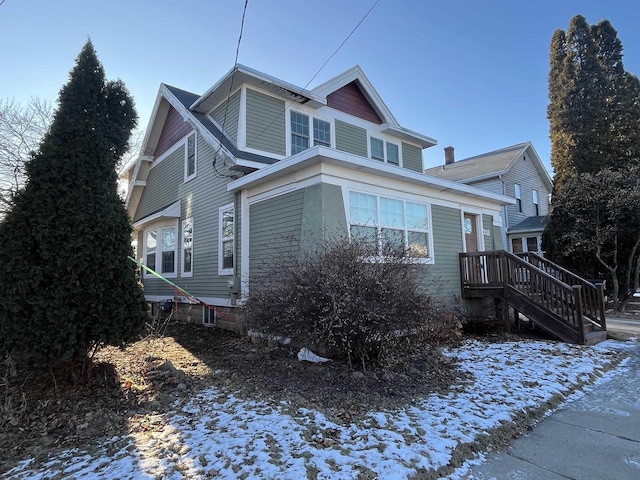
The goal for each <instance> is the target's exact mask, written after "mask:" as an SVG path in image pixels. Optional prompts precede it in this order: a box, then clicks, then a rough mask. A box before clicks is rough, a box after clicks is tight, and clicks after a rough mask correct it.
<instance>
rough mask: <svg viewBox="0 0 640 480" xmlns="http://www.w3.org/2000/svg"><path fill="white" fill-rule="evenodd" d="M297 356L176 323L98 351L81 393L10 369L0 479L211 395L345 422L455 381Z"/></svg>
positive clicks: (56, 377) (30, 371)
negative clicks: (281, 405) (23, 464)
mask: <svg viewBox="0 0 640 480" xmlns="http://www.w3.org/2000/svg"><path fill="white" fill-rule="evenodd" d="M297 353H298V352H297V350H293V349H291V348H290V347H287V346H272V347H269V346H264V345H255V344H253V343H250V341H249V339H248V338H247V337H241V336H238V335H236V334H233V333H231V332H228V331H224V330H220V329H215V328H206V327H203V326H200V325H193V324H182V323H180V324H173V325H170V326H169V327H168V330H167V332H166V333H165V335H164V336H162V337H149V338H146V339H144V340H140V341H139V342H136V343H135V344H133V345H131V346H130V347H128V348H127V349H124V350H120V349H117V348H112V347H109V348H105V349H103V350H102V351H100V352H99V353H98V354H97V356H96V367H95V369H94V372H93V373H94V375H93V377H92V382H91V384H90V385H87V386H77V385H73V384H70V383H68V382H65V381H64V379H63V378H62V377H61V375H60V373H59V372H53V371H50V370H48V369H38V368H35V367H33V366H29V365H16V366H15V370H16V375H15V376H8V377H7V379H8V383H9V387H8V388H6V387H3V385H0V394H2V395H3V396H4V398H0V402H4V404H1V403H0V406H1V405H4V406H3V407H2V409H0V473H2V472H5V471H7V470H8V469H10V468H11V467H12V466H14V465H15V464H16V462H18V461H20V460H23V459H27V458H35V459H36V460H37V461H44V460H45V459H46V458H47V456H48V454H50V453H55V452H56V451H59V450H63V449H68V448H73V447H80V446H81V447H82V448H83V449H86V450H89V451H91V450H92V448H97V447H98V446H100V445H101V444H104V443H105V441H106V440H107V439H110V438H113V437H117V436H123V435H127V434H128V433H130V432H142V431H146V430H148V429H150V428H152V427H153V426H152V425H149V422H150V421H151V419H153V418H154V416H153V415H150V414H153V413H158V414H159V413H164V412H165V411H168V410H170V409H171V405H172V404H173V403H174V402H175V400H176V399H180V398H185V397H189V396H191V395H193V394H194V393H196V392H198V391H200V390H201V389H203V388H207V387H211V386H215V387H218V388H221V389H225V390H227V391H233V392H234V394H235V395H238V396H241V397H246V398H252V399H260V400H267V401H272V402H281V401H286V402H288V404H289V405H290V406H291V408H293V409H297V408H300V407H305V408H310V409H316V410H319V411H321V412H322V413H324V414H325V415H326V416H327V417H329V418H331V419H333V420H334V421H337V422H341V421H342V422H353V421H358V420H359V419H360V418H361V417H362V415H363V414H365V413H366V412H368V411H370V410H379V409H394V408H398V407H401V406H402V405H405V404H408V403H411V402H412V401H414V400H415V399H417V398H421V397H424V396H425V395H428V394H430V393H433V392H439V391H445V390H447V389H448V388H449V387H450V386H451V385H452V384H453V383H455V382H456V381H458V380H461V374H460V373H459V372H458V371H457V370H456V368H455V365H454V364H453V363H452V361H451V360H450V359H448V358H446V357H444V356H442V355H440V353H439V350H438V349H436V348H434V349H429V348H423V349H419V350H416V351H415V352H413V353H412V354H410V355H408V356H404V357H402V358H398V359H396V360H395V361H393V362H390V363H389V365H386V366H385V368H382V367H377V368H371V369H369V370H367V371H360V370H353V369H352V368H350V367H349V365H347V364H346V363H344V362H337V361H331V362H327V363H322V364H314V363H309V362H300V361H298V358H297ZM3 368H4V370H3V371H2V372H0V375H4V374H5V373H6V371H7V368H8V367H7V366H4V367H3ZM112 448H113V449H114V451H116V450H117V449H118V445H115V444H114V445H113V446H112Z"/></svg>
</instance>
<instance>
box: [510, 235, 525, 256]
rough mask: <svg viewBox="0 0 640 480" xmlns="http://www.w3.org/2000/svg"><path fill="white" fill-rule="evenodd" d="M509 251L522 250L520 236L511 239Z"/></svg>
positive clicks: (517, 251) (520, 251) (519, 251)
mask: <svg viewBox="0 0 640 480" xmlns="http://www.w3.org/2000/svg"><path fill="white" fill-rule="evenodd" d="M511 251H512V252H513V253H522V252H523V251H524V250H523V248H522V238H512V239H511Z"/></svg>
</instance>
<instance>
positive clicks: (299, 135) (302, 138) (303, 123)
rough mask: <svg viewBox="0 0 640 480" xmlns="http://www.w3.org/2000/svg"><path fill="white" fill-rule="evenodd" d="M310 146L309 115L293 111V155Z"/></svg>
mask: <svg viewBox="0 0 640 480" xmlns="http://www.w3.org/2000/svg"><path fill="white" fill-rule="evenodd" d="M307 148H309V117H308V116H306V115H303V114H301V113H298V112H293V111H292V112H291V155H295V154H296V153H300V152H303V151H305V150H306V149H307Z"/></svg>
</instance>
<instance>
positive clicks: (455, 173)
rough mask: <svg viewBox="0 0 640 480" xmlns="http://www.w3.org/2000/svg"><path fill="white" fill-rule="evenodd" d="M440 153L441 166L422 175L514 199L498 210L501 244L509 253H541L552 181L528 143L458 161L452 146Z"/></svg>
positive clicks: (429, 169) (427, 170)
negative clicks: (441, 155)
mask: <svg viewBox="0 0 640 480" xmlns="http://www.w3.org/2000/svg"><path fill="white" fill-rule="evenodd" d="M444 150H445V162H444V164H443V165H442V166H439V167H432V168H428V169H426V170H425V173H426V174H427V175H432V176H434V177H439V178H442V179H445V180H451V181H454V182H460V183H464V184H466V185H470V186H473V187H476V188H480V189H482V190H487V191H489V192H492V193H498V194H502V195H506V196H509V197H513V198H515V199H516V203H515V205H505V206H503V207H502V212H501V213H502V243H503V245H504V247H505V249H506V250H508V251H510V252H513V253H519V252H531V251H532V252H536V253H540V254H542V246H541V245H542V243H541V236H542V232H543V231H544V229H545V227H546V225H547V222H548V213H549V198H550V195H551V189H552V182H551V177H550V176H549V173H548V172H547V170H546V168H545V167H544V165H543V164H542V161H541V160H540V157H539V156H538V154H537V152H536V150H535V148H534V147H533V145H532V143H531V142H524V143H519V144H517V145H512V146H510V147H505V148H502V149H500V150H495V151H493V152H488V153H484V154H482V155H477V156H475V157H471V158H465V159H463V160H458V161H456V160H455V156H454V149H453V147H446V148H445V149H444Z"/></svg>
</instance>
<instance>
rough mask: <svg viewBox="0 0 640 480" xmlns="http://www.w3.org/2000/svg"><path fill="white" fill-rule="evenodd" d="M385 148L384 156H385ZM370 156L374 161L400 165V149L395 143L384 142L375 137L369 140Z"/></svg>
mask: <svg viewBox="0 0 640 480" xmlns="http://www.w3.org/2000/svg"><path fill="white" fill-rule="evenodd" d="M385 146H386V155H385ZM369 148H370V156H371V158H373V159H374V160H380V161H381V162H387V163H389V164H391V165H397V166H399V165H400V148H399V147H398V145H396V144H395V143H389V142H385V141H384V140H382V139H380V138H376V137H370V139H369Z"/></svg>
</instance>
